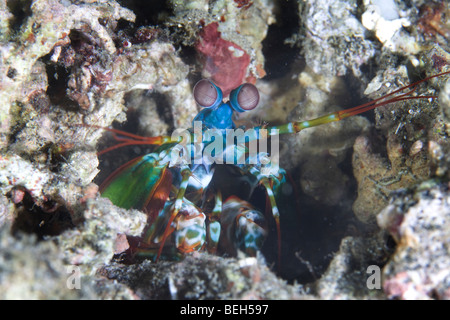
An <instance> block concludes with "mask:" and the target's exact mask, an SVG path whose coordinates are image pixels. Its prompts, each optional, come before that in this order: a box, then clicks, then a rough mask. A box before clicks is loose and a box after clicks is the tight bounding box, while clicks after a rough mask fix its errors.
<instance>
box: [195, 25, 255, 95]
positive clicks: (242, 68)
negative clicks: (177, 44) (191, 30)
mask: <svg viewBox="0 0 450 320" xmlns="http://www.w3.org/2000/svg"><path fill="white" fill-rule="evenodd" d="M218 27H219V24H218V23H217V22H213V23H210V24H208V25H207V26H205V27H204V29H203V31H202V33H201V35H200V40H199V41H198V43H197V45H196V49H197V51H198V52H200V53H201V54H202V55H203V57H204V65H203V71H204V73H205V71H206V73H207V74H209V75H210V78H211V79H212V80H213V81H214V83H215V84H216V85H217V86H219V87H220V88H221V89H222V91H223V94H224V96H225V97H226V96H227V95H228V94H229V93H230V91H231V90H233V89H234V88H236V87H238V86H240V85H241V84H242V83H243V82H244V81H245V77H246V74H247V68H248V66H249V64H250V56H249V55H248V54H247V52H245V51H244V50H243V49H242V48H241V47H240V46H238V45H237V44H235V43H233V42H231V41H227V40H224V39H222V38H221V37H220V32H219V31H218V30H217V28H218Z"/></svg>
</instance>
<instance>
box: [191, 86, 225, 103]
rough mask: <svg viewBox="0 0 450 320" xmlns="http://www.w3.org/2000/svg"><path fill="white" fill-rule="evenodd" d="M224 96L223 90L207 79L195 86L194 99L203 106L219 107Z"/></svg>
mask: <svg viewBox="0 0 450 320" xmlns="http://www.w3.org/2000/svg"><path fill="white" fill-rule="evenodd" d="M222 97H223V95H222V90H220V88H219V87H217V86H216V85H215V84H214V83H212V82H211V81H209V80H207V79H203V80H200V81H199V82H197V84H196V85H195V87H194V99H195V101H196V102H197V103H198V104H199V105H201V106H202V107H205V108H211V107H217V106H218V105H219V104H221V103H222Z"/></svg>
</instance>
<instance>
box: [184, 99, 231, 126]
mask: <svg viewBox="0 0 450 320" xmlns="http://www.w3.org/2000/svg"><path fill="white" fill-rule="evenodd" d="M232 115H233V109H232V108H231V106H230V105H229V104H228V103H221V104H220V105H219V106H217V107H211V108H204V109H202V110H201V111H200V112H199V113H198V114H197V116H196V117H195V118H194V122H195V121H201V122H202V124H203V126H204V127H205V128H207V129H234V128H235V127H236V126H235V124H234V122H233V120H232ZM193 125H194V123H192V126H193Z"/></svg>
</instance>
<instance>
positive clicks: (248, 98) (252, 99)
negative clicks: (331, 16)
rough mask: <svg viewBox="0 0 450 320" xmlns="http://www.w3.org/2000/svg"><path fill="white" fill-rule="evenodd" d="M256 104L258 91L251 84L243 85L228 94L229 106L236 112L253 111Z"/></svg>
mask: <svg viewBox="0 0 450 320" xmlns="http://www.w3.org/2000/svg"><path fill="white" fill-rule="evenodd" d="M258 102H259V92H258V89H256V87H255V86H254V85H252V84H251V83H244V84H243V85H240V86H239V87H237V88H236V89H234V90H233V91H231V93H230V103H231V106H232V107H233V109H234V110H236V111H238V112H244V111H249V110H253V109H255V108H256V106H257V105H258Z"/></svg>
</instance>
